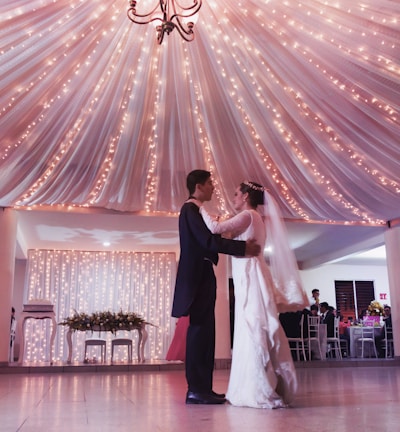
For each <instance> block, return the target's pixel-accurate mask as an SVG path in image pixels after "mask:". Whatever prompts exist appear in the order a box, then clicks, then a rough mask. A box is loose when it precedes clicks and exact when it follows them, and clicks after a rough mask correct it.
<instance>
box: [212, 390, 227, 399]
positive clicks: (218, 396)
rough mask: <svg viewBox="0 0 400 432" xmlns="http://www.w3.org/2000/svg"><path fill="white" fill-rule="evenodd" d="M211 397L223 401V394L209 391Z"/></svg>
mask: <svg viewBox="0 0 400 432" xmlns="http://www.w3.org/2000/svg"><path fill="white" fill-rule="evenodd" d="M211 395H212V396H214V397H216V398H222V399H225V393H215V391H213V390H211Z"/></svg>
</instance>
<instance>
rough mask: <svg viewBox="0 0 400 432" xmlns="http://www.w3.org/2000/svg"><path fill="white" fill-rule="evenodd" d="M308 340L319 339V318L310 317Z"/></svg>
mask: <svg viewBox="0 0 400 432" xmlns="http://www.w3.org/2000/svg"><path fill="white" fill-rule="evenodd" d="M307 318H308V339H315V338H317V339H319V325H320V319H319V317H318V316H311V315H308V317H307Z"/></svg>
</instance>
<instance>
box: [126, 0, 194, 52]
mask: <svg viewBox="0 0 400 432" xmlns="http://www.w3.org/2000/svg"><path fill="white" fill-rule="evenodd" d="M181 1H182V2H183V4H181V3H180V2H179V1H178V0H155V5H154V4H153V6H152V7H151V10H150V11H149V12H146V13H138V12H137V10H136V4H137V3H138V1H136V0H130V3H129V4H130V7H129V9H128V12H127V14H128V18H129V19H130V20H131V21H132V22H134V23H136V24H149V23H151V22H153V23H155V24H156V31H157V42H158V43H159V44H161V43H162V41H163V39H164V35H165V34H167V35H169V34H170V33H171V32H172V30H174V29H177V30H178V33H179V34H180V35H181V36H182V37H183V39H185V41H187V42H191V41H192V40H193V39H194V32H193V27H194V24H195V22H196V21H197V18H198V12H199V10H200V8H201V5H202V0H192V2H193V4H192V5H186V4H185V2H186V3H188V0H181ZM144 3H146V1H144Z"/></svg>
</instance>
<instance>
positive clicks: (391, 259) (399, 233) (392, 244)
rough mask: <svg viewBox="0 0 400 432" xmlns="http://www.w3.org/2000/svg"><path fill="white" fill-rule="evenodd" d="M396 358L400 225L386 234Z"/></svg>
mask: <svg viewBox="0 0 400 432" xmlns="http://www.w3.org/2000/svg"><path fill="white" fill-rule="evenodd" d="M385 246H386V263H387V270H388V278H389V291H390V302H391V305H390V306H391V309H392V325H393V342H394V353H395V356H396V357H398V356H400V271H399V263H400V224H399V225H397V226H395V227H392V228H389V229H388V230H387V231H386V232H385Z"/></svg>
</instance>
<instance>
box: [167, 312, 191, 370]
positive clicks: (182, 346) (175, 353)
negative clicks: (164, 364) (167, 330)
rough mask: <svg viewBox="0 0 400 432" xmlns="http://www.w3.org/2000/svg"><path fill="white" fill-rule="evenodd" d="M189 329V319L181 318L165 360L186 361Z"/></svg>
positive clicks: (186, 317)
mask: <svg viewBox="0 0 400 432" xmlns="http://www.w3.org/2000/svg"><path fill="white" fill-rule="evenodd" d="M188 327H189V317H188V316H183V317H180V318H179V319H178V321H177V323H176V326H175V332H174V337H173V338H172V341H171V345H170V346H169V348H168V352H167V355H166V357H165V360H168V361H174V360H180V361H182V362H184V361H185V358H186V335H187V329H188Z"/></svg>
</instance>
